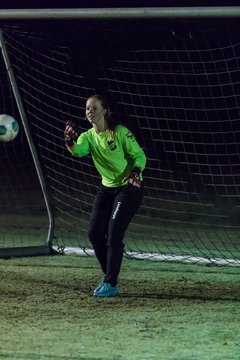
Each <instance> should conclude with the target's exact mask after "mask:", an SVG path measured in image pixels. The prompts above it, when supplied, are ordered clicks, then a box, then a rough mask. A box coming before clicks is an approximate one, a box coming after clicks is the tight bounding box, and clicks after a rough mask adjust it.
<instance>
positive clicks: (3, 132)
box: [0, 114, 19, 142]
mask: <svg viewBox="0 0 240 360" xmlns="http://www.w3.org/2000/svg"><path fill="white" fill-rule="evenodd" d="M18 132H19V125H18V122H17V120H15V119H14V118H13V117H12V116H9V115H6V114H3V115H0V141H2V142H8V141H11V140H13V139H15V137H16V136H17V134H18Z"/></svg>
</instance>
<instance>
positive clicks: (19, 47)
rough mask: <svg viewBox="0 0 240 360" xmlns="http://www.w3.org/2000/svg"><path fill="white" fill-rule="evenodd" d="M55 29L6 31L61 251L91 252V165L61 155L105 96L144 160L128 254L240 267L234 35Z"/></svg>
mask: <svg viewBox="0 0 240 360" xmlns="http://www.w3.org/2000/svg"><path fill="white" fill-rule="evenodd" d="M61 25H62V26H58V27H57V26H56V24H55V25H54V24H53V23H49V24H46V23H45V24H43V23H39V24H38V28H36V27H33V26H24V27H23V26H20V25H19V26H17V27H11V26H6V27H4V36H5V40H6V46H7V49H8V51H9V55H10V59H11V62H12V66H13V69H14V73H15V75H16V78H17V81H18V84H19V89H20V93H21V96H22V100H23V103H24V107H25V110H26V113H27V117H28V121H29V125H30V128H31V133H32V135H33V138H34V142H35V145H36V147H37V151H38V154H39V157H40V161H41V165H42V168H43V171H44V174H45V178H46V182H47V185H48V189H49V193H50V195H51V198H52V201H53V205H54V212H55V219H56V224H55V237H56V241H57V244H61V245H64V246H70V247H81V248H88V247H89V245H90V244H89V242H88V239H87V227H88V219H89V212H90V209H91V204H92V202H93V197H94V194H95V190H96V186H97V184H98V183H99V177H98V174H97V173H96V171H95V168H94V167H93V164H92V161H91V158H90V157H86V158H84V159H76V158H73V157H71V155H70V154H69V153H68V152H67V151H66V149H65V147H64V141H63V129H64V124H65V122H66V121H67V120H75V121H79V122H80V125H81V127H82V130H83V131H84V130H85V129H87V128H88V124H87V122H86V121H85V120H83V117H84V106H85V101H86V99H87V98H88V97H89V96H90V95H92V94H93V93H101V94H104V95H107V97H108V98H109V99H110V101H111V103H112V108H113V111H114V116H116V117H118V118H120V119H121V120H123V121H125V122H126V124H127V125H128V126H129V127H130V128H131V129H132V130H133V131H134V132H135V133H136V135H137V137H138V139H139V142H140V143H141V145H142V146H143V147H144V149H145V151H146V153H147V156H148V164H147V169H146V171H145V189H146V191H145V197H144V201H143V204H142V206H141V208H140V209H139V212H138V214H137V215H136V216H135V218H134V221H133V222H132V223H131V225H130V227H129V230H128V232H127V234H126V251H128V252H131V251H133V252H134V253H135V252H137V253H147V254H153V255H154V254H156V253H158V254H161V256H163V257H164V259H165V258H170V257H176V258H179V257H183V258H194V259H195V260H194V261H197V260H196V259H201V258H208V259H214V258H221V259H226V260H227V261H231V260H230V259H234V260H238V259H239V257H240V256H239V255H240V252H239V250H240V241H239V233H240V228H239V184H240V174H239V143H240V141H239V140H240V130H239V128H240V126H239V125H240V124H239V102H240V73H239V64H240V37H239V36H238V34H235V32H232V31H231V30H232V29H233V27H232V26H231V27H229V23H228V21H212V22H211V23H210V22H206V21H203V20H198V21H185V22H183V21H163V20H155V21H147V20H143V21H108V22H104V21H102V22H96V21H81V22H74V23H73V22H71V23H68V22H62V23H61ZM56 28H58V29H56ZM156 29H157V31H156ZM213 262H214V261H213Z"/></svg>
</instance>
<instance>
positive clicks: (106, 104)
mask: <svg viewBox="0 0 240 360" xmlns="http://www.w3.org/2000/svg"><path fill="white" fill-rule="evenodd" d="M88 99H96V100H98V101H100V103H101V105H102V107H103V108H104V109H105V110H106V115H105V121H106V124H107V128H108V130H110V131H113V132H114V130H115V128H116V126H117V123H116V121H114V119H113V117H112V113H111V111H110V106H109V102H108V100H107V99H106V98H105V96H103V95H98V94H95V95H92V96H90V97H89V98H88Z"/></svg>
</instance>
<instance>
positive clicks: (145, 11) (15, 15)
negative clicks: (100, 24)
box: [0, 6, 240, 20]
mask: <svg viewBox="0 0 240 360" xmlns="http://www.w3.org/2000/svg"><path fill="white" fill-rule="evenodd" d="M239 16H240V6H202V7H198V6H196V7H141V8H124V7H123V8H101V9H98V8H92V9H81V8H66V9H61V8H57V9H1V12H0V20H33V19H39V20H46V19H51V20H54V19H55V20H57V19H59V20H63V19H65V20H66V19H130V18H131V19H137V18H139V19H143V18H146V19H147V18H157V19H160V18H163V19H164V18H165V19H166V18H211V17H214V18H218V17H220V18H222V17H239Z"/></svg>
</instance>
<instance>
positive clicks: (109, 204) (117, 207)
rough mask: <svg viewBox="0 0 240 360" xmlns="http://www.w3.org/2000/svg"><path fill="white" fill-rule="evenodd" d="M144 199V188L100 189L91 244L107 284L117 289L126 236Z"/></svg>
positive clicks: (91, 229) (90, 226)
mask: <svg viewBox="0 0 240 360" xmlns="http://www.w3.org/2000/svg"><path fill="white" fill-rule="evenodd" d="M142 196H143V186H141V188H137V187H136V186H133V185H131V184H128V185H126V186H120V187H117V188H109V187H106V186H103V185H101V186H100V187H99V188H98V190H97V194H96V197H95V200H94V203H93V209H92V213H91V218H90V224H89V240H90V241H91V243H92V246H93V249H94V252H95V255H96V257H97V259H98V261H99V263H100V265H101V268H102V271H103V273H104V274H105V277H104V281H105V282H108V283H110V284H111V285H112V286H116V284H117V278H118V275H119V272H120V268H121V263H122V258H123V249H124V243H123V237H124V233H125V231H126V229H127V227H128V225H129V223H130V221H131V219H132V217H133V216H134V214H135V213H136V211H137V209H138V207H139V205H140V203H141V199H142Z"/></svg>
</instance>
